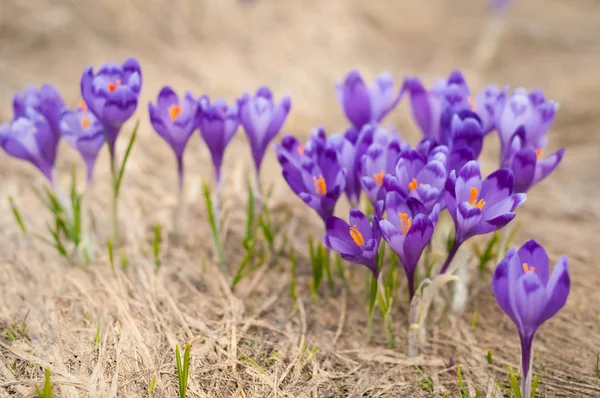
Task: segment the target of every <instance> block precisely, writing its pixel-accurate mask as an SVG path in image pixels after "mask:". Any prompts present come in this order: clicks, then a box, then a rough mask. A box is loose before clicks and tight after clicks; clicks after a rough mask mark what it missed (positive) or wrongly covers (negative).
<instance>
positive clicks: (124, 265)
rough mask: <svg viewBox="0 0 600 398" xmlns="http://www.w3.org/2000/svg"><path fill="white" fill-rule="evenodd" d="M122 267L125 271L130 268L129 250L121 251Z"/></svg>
mask: <svg viewBox="0 0 600 398" xmlns="http://www.w3.org/2000/svg"><path fill="white" fill-rule="evenodd" d="M121 269H122V270H123V271H127V270H128V269H129V258H128V257H127V252H125V251H122V252H121Z"/></svg>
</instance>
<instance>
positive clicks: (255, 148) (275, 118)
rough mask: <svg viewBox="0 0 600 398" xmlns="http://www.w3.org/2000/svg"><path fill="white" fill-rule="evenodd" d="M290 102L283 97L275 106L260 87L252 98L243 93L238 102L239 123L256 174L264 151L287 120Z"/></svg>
mask: <svg viewBox="0 0 600 398" xmlns="http://www.w3.org/2000/svg"><path fill="white" fill-rule="evenodd" d="M291 106H292V100H291V99H290V97H288V96H285V97H283V98H282V99H281V101H280V102H279V103H278V104H276V103H275V102H274V100H273V94H272V93H271V90H269V88H267V87H261V88H259V89H258V90H257V91H256V94H255V95H254V96H251V95H250V94H248V93H245V94H244V95H243V96H242V98H240V99H239V100H238V107H239V112H240V113H239V117H240V123H241V124H242V126H244V131H245V132H246V135H247V136H248V141H249V142H250V147H251V149H252V158H253V159H254V166H255V168H256V173H257V174H258V173H259V171H260V165H261V164H262V160H263V157H264V155H265V151H266V150H267V148H268V146H269V143H270V142H271V141H272V140H273V138H275V136H276V135H277V134H279V131H280V130H281V127H282V126H283V123H284V122H285V119H286V118H287V115H288V113H289V112H290V108H291Z"/></svg>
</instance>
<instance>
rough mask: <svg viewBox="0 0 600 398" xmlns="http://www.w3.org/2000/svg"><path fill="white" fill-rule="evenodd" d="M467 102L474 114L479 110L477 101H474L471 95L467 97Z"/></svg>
mask: <svg viewBox="0 0 600 398" xmlns="http://www.w3.org/2000/svg"><path fill="white" fill-rule="evenodd" d="M467 102H468V103H469V106H470V107H471V110H472V111H473V112H475V109H476V108H477V105H476V104H475V101H474V100H473V97H471V96H470V95H469V96H468V97H467Z"/></svg>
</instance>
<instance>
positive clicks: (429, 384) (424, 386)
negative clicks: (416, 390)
mask: <svg viewBox="0 0 600 398" xmlns="http://www.w3.org/2000/svg"><path fill="white" fill-rule="evenodd" d="M415 369H417V372H419V374H420V375H421V379H420V380H419V387H420V388H421V390H424V391H427V392H428V393H433V381H431V379H430V378H429V377H427V375H425V373H423V371H422V370H421V368H420V367H419V366H417V365H415Z"/></svg>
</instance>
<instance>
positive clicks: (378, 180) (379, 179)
mask: <svg viewBox="0 0 600 398" xmlns="http://www.w3.org/2000/svg"><path fill="white" fill-rule="evenodd" d="M384 175H385V172H384V171H383V170H381V171H380V172H379V173H374V174H373V179H374V180H375V184H377V185H379V186H380V187H381V186H383V176H384Z"/></svg>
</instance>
